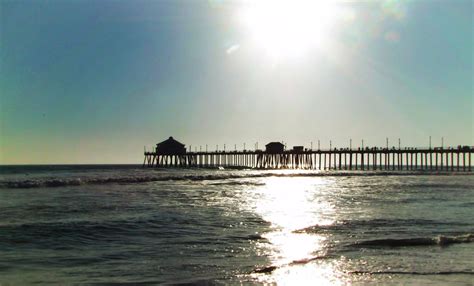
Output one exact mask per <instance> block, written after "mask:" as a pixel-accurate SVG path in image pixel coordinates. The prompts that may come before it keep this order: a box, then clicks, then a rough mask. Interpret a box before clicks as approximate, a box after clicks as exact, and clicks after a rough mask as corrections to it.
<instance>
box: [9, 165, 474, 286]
mask: <svg viewBox="0 0 474 286" xmlns="http://www.w3.org/2000/svg"><path fill="white" fill-rule="evenodd" d="M0 173H1V175H0V284H6V283H11V284H33V283H35V284H38V283H39V284H51V283H56V284H75V283H87V284H95V283H98V284H102V283H131V284H139V283H143V284H146V283H149V284H160V283H169V284H181V283H193V284H199V283H202V284H206V285H212V284H221V283H222V284H235V283H278V284H283V285H284V284H291V285H303V284H310V285H324V284H327V285H346V284H354V283H356V284H357V283H361V284H362V283H363V284H367V283H374V284H376V283H382V284H428V283H429V284H434V285H436V284H437V285H447V284H456V285H472V284H473V281H474V259H473V258H474V243H473V242H474V176H473V175H470V174H450V173H439V174H436V175H434V174H430V173H407V172H402V173H388V174H387V173H380V172H375V173H374V172H365V173H362V172H322V173H318V172H303V171H254V170H238V171H235V170H234V171H233V170H189V169H188V170H151V169H142V168H140V167H138V166H17V167H8V166H3V167H0Z"/></svg>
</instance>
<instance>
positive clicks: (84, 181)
mask: <svg viewBox="0 0 474 286" xmlns="http://www.w3.org/2000/svg"><path fill="white" fill-rule="evenodd" d="M427 174H430V173H426V172H408V171H403V172H385V171H373V172H344V171H342V172H341V171H323V172H300V173H282V172H273V173H272V172H259V173H240V174H239V173H235V172H234V173H230V174H229V173H226V174H207V175H159V176H157V175H137V176H122V177H100V178H97V177H77V178H37V179H24V180H3V181H0V188H12V189H26V188H53V187H65V186H80V185H104V184H139V183H148V182H159V181H217V180H231V179H250V178H265V177H372V176H416V175H427ZM432 174H435V175H455V174H454V173H432ZM215 184H225V185H242V184H247V185H248V184H253V185H259V184H261V183H255V182H250V183H249V182H248V181H247V182H238V181H233V182H223V183H215Z"/></svg>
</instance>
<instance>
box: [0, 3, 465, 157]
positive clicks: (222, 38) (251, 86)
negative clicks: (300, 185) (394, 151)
mask: <svg viewBox="0 0 474 286" xmlns="http://www.w3.org/2000/svg"><path fill="white" fill-rule="evenodd" d="M252 5H253V4H252V3H250V2H248V1H247V2H238V1H233V2H228V1H223V0H221V1H217V0H216V1H197V0H189V1H184V0H181V1H178V0H177V1H124V0H122V1H118V0H115V1H107V0H102V1H79V0H72V1H17V0H15V1H5V0H2V1H0V60H1V62H0V164H15V163H36V164H37V163H139V162H141V161H142V160H143V156H142V153H143V146H144V145H147V146H151V145H154V144H156V143H157V142H160V141H162V140H164V139H166V138H167V137H169V136H174V137H175V138H176V139H178V140H180V141H181V142H183V143H185V144H186V145H187V146H189V145H190V144H191V145H192V146H193V147H192V148H193V149H194V146H199V145H202V146H205V144H209V149H215V146H216V144H219V146H220V148H222V146H223V144H226V146H227V149H233V148H234V144H237V145H238V148H242V145H243V143H244V142H245V143H246V144H247V147H253V146H254V144H255V142H257V141H258V142H259V145H260V146H263V145H264V144H265V143H267V142H268V141H285V142H286V143H287V144H288V146H292V145H306V146H307V147H309V146H310V142H311V141H313V142H314V143H313V144H314V146H316V144H317V143H316V142H317V140H318V139H320V140H321V145H322V147H327V146H328V145H329V140H332V142H333V146H337V147H343V146H348V145H349V138H352V139H353V146H357V144H360V140H361V139H364V140H365V145H369V146H371V145H377V146H384V145H385V138H386V137H389V138H390V142H391V144H390V145H392V143H393V145H398V143H397V141H398V138H399V137H401V138H402V146H406V145H411V146H427V145H428V137H429V136H430V135H431V136H432V138H433V139H432V140H433V145H440V141H441V139H440V138H441V137H442V136H444V138H445V145H446V144H449V145H458V144H468V145H474V130H473V124H474V123H473V122H474V117H473V113H474V111H473V110H474V103H473V80H474V79H473V74H474V73H473V33H474V32H473V26H474V21H473V1H471V0H465V1H461V0H449V1H448V0H446V1H436V0H426V1H423V0H418V1H416V0H413V1H408V0H406V1H402V0H398V1H396V0H390V1H365V2H360V1H344V2H341V3H338V4H337V5H335V7H336V6H337V13H333V12H327V11H325V12H324V13H323V12H318V11H314V13H312V11H311V9H306V10H309V12H310V14H311V15H312V16H311V20H308V22H304V21H302V20H301V21H300V20H299V19H300V18H301V19H303V20H305V19H306V18H305V17H306V16H305V15H303V16H301V17H300V15H298V13H300V12H299V10H295V11H296V12H295V11H293V10H292V9H291V8H290V9H287V8H285V9H283V10H284V11H285V13H286V10H288V13H290V15H292V16H288V17H287V16H286V15H282V14H281V11H280V12H278V13H280V14H278V13H277V14H271V11H272V6H271V5H270V4H268V3H267V4H265V5H266V6H265V5H263V4H262V5H263V6H262V5H260V6H261V7H260V10H258V13H254V15H253V16H254V17H256V20H255V19H253V21H254V22H251V21H250V22H249V21H247V20H246V19H247V18H246V16H245V13H249V12H248V11H253V10H252V9H253V7H254V6H252ZM331 5H333V4H331ZM262 7H263V8H262ZM333 8H334V7H333ZM262 9H263V10H264V11H262ZM324 9H326V8H324ZM334 9H336V8H334ZM267 10H268V11H270V12H269V13H270V14H266V13H267V12H268V11H267ZM331 11H334V10H331ZM259 13H260V14H259ZM295 14H296V17H295ZM333 14H334V15H333ZM269 15H270V16H269ZM272 15H273V16H272ZM275 15H277V18H278V19H280V18H281V19H282V20H281V22H278V23H276V24H275V23H274V22H271V21H275V19H272V18H271V17H274V16H275ZM247 16H248V15H247ZM259 17H260V18H259ZM269 17H270V18H269ZM259 19H260V20H259ZM262 19H263V20H262ZM268 19H270V20H268ZM294 20H296V21H297V24H294V23H293V22H292V21H294ZM259 21H260V22H259ZM262 21H263V22H265V21H267V22H268V23H266V24H265V23H263V24H262ZM278 21H279V20H278ZM298 21H299V22H298ZM287 26H288V27H290V28H288V29H287ZM275 29H280V31H276V30H275ZM269 35H270V36H269ZM198 148H199V147H198ZM203 148H204V147H203Z"/></svg>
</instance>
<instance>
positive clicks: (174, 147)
mask: <svg viewBox="0 0 474 286" xmlns="http://www.w3.org/2000/svg"><path fill="white" fill-rule="evenodd" d="M184 146H185V145H184V144H183V143H181V142H179V141H177V140H175V139H174V138H173V137H170V138H168V139H166V140H165V141H163V142H160V143H158V144H156V153H157V154H159V155H181V154H186V148H185V147H184Z"/></svg>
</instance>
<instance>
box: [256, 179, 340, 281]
mask: <svg viewBox="0 0 474 286" xmlns="http://www.w3.org/2000/svg"><path fill="white" fill-rule="evenodd" d="M328 184H331V181H329V180H328V179H326V178H316V179H315V178H274V177H273V178H267V179H266V180H265V185H264V186H262V187H261V188H256V189H253V190H251V192H252V194H250V195H249V197H250V198H253V199H251V203H253V204H254V210H255V211H256V213H258V214H259V215H260V216H261V217H262V218H263V219H264V220H266V221H268V222H270V223H271V226H272V229H273V231H271V232H269V233H266V234H263V237H264V238H266V239H267V243H258V244H257V246H258V247H260V248H261V249H263V251H262V252H263V253H265V254H266V255H267V257H268V258H269V260H270V263H271V266H273V267H276V268H275V270H274V271H269V272H270V273H256V274H253V275H252V276H253V278H255V279H256V280H257V281H259V282H262V283H278V284H292V285H305V284H312V285H314V284H315V283H316V284H318V285H337V284H341V283H343V282H342V280H340V278H339V277H340V273H339V274H338V273H337V270H336V265H334V262H332V263H330V262H328V261H327V260H326V261H324V259H319V257H323V256H324V255H325V254H326V252H327V242H326V237H325V236H323V235H320V234H308V233H296V232H294V231H295V230H299V229H303V228H306V227H309V226H314V225H330V224H333V223H334V219H335V208H334V207H333V206H332V205H331V203H330V202H329V200H327V199H325V196H327V191H325V190H327V189H328V188H327V186H328Z"/></svg>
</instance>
